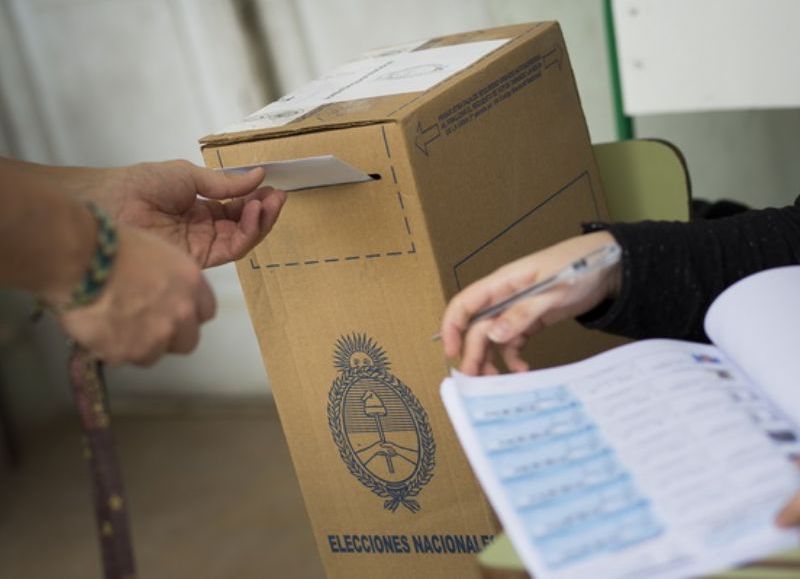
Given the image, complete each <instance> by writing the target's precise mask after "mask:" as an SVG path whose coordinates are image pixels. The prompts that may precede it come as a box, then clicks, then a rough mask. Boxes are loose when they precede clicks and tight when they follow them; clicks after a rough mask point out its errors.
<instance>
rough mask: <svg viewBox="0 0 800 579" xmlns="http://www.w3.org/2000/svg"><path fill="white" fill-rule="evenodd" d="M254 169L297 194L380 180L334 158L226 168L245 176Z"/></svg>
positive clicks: (266, 181) (322, 157)
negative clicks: (259, 170) (263, 172)
mask: <svg viewBox="0 0 800 579" xmlns="http://www.w3.org/2000/svg"><path fill="white" fill-rule="evenodd" d="M254 167H264V169H265V170H266V177H265V178H264V183H265V184H266V185H270V186H272V187H275V188H276V189H283V190H284V191H297V190H299V189H311V188H313V187H327V186H329V185H342V184H345V183H362V182H365V181H372V180H374V179H379V178H380V177H378V176H375V177H373V176H371V175H369V174H367V173H364V172H363V171H360V170H358V169H356V168H355V167H353V166H352V165H349V164H347V163H345V162H344V161H342V160H341V159H339V158H338V157H334V156H333V155H321V156H319V157H304V158H302V159H290V160H288V161H270V162H267V163H257V164H255V165H246V166H241V167H225V168H224V169H222V171H223V172H225V173H244V172H246V171H249V170H250V169H252V168H254Z"/></svg>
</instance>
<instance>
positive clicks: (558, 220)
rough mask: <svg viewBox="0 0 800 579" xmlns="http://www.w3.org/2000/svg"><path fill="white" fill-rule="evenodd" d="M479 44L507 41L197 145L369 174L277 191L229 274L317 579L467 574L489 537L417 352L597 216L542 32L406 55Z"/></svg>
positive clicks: (477, 36)
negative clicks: (465, 63) (239, 296)
mask: <svg viewBox="0 0 800 579" xmlns="http://www.w3.org/2000/svg"><path fill="white" fill-rule="evenodd" d="M487 39H509V41H508V42H506V43H504V44H502V46H500V47H499V48H497V49H496V50H494V51H492V52H490V53H488V54H486V55H485V56H483V57H481V58H480V59H479V60H478V61H476V62H474V63H473V64H472V65H471V66H469V67H467V68H466V69H464V70H462V71H460V72H458V73H456V74H455V75H453V76H451V77H449V78H447V79H445V80H443V81H440V82H439V83H438V84H436V85H434V86H433V87H432V88H429V89H428V90H427V91H425V92H421V93H410V94H400V95H396V94H395V95H388V96H382V97H376V98H373V99H367V100H366V101H352V102H350V103H349V104H348V105H347V107H340V108H339V113H338V116H337V117H336V119H335V120H332V119H333V117H330V116H326V115H327V113H328V112H330V111H329V109H328V107H330V106H335V105H323V107H322V109H321V110H319V111H316V112H312V113H311V114H308V115H305V116H303V117H300V118H297V119H295V120H292V121H290V122H288V123H286V124H285V125H282V126H281V127H268V128H263V129H258V130H255V131H253V130H249V131H244V132H241V133H235V134H222V135H212V136H210V137H207V138H205V139H204V140H203V143H204V145H203V155H204V158H205V161H206V164H207V165H209V166H211V167H216V168H224V167H235V166H243V165H251V164H257V163H262V162H266V161H282V160H290V159H297V158H304V157H314V156H320V155H335V156H336V157H337V158H339V159H341V160H342V161H343V162H345V163H347V164H349V165H352V166H353V167H355V168H357V169H359V170H360V171H363V172H364V173H367V174H369V175H372V176H375V175H379V176H380V179H374V180H371V181H368V182H365V183H356V184H345V185H332V186H328V187H325V188H316V189H306V190H302V191H295V192H293V193H291V194H290V196H289V200H288V201H287V203H286V206H285V208H284V211H283V214H282V216H281V219H280V220H279V221H278V223H277V224H276V226H275V228H274V229H273V231H272V233H270V235H269V237H268V238H267V239H266V240H265V241H264V242H263V243H262V244H261V245H259V246H258V247H257V248H256V249H255V251H253V252H252V254H251V255H249V256H247V257H246V258H245V259H243V260H241V261H240V262H239V263H238V266H237V267H238V271H239V277H240V280H241V283H242V287H243V290H244V293H245V296H246V299H247V303H248V308H249V311H250V315H251V318H252V320H253V324H254V327H255V330H256V334H257V336H258V339H259V344H260V347H261V350H262V353H263V355H264V360H265V365H266V367H267V370H268V372H269V375H270V378H271V383H272V388H273V392H274V395H275V399H276V403H277V406H278V409H279V412H280V416H281V422H282V425H283V428H284V431H285V433H286V437H287V440H288V443H289V447H290V450H291V453H292V459H293V462H294V466H295V469H296V472H297V476H298V479H299V482H300V486H301V488H302V491H303V495H304V498H305V501H306V505H307V508H308V511H309V516H310V518H311V523H312V526H313V529H314V533H315V536H316V539H317V543H318V547H319V549H320V553H321V556H322V559H323V563H324V565H325V567H326V571H327V573H328V575H329V577H342V578H344V577H371V578H372V577H477V576H478V574H479V571H478V569H477V566H476V565H475V560H474V554H475V553H476V552H477V551H478V550H480V549H481V548H482V547H483V546H484V545H485V544H487V543H488V541H490V539H491V536H492V535H493V534H494V532H495V530H496V523H495V521H494V518H493V515H492V512H491V510H490V508H489V507H488V505H487V503H486V502H485V500H484V498H483V495H482V493H481V490H480V488H479V486H478V484H477V482H476V480H475V479H474V477H473V475H472V473H471V471H470V468H469V465H468V464H467V462H466V460H465V458H464V456H463V454H462V451H461V449H460V447H459V444H458V441H457V440H456V438H455V435H454V434H453V432H452V431H451V429H450V427H449V422H448V419H447V416H446V415H445V412H444V409H443V408H442V405H441V402H440V401H439V397H438V385H439V383H440V382H441V380H442V378H443V377H444V376H445V375H446V373H447V372H448V365H447V361H446V360H445V359H444V356H443V353H442V350H441V344H439V343H434V342H432V341H431V335H432V334H433V333H434V332H435V331H437V329H438V324H439V321H440V319H441V314H442V312H443V310H444V307H445V305H446V303H447V299H448V298H449V297H451V296H452V295H453V294H454V293H455V292H456V291H457V290H458V288H459V287H464V286H465V285H466V284H468V283H469V282H471V281H474V280H475V279H477V278H479V277H481V276H483V275H485V274H487V273H489V272H490V271H492V270H493V269H495V268H496V267H498V266H500V265H502V264H503V263H505V262H507V261H510V260H511V259H514V258H517V257H520V256H522V255H525V254H527V253H529V252H531V251H533V250H535V249H538V248H542V247H544V246H547V245H549V244H551V243H553V242H555V241H557V240H560V239H563V238H566V237H569V236H571V235H575V234H577V233H579V232H580V224H581V223H582V222H585V221H591V220H599V219H604V218H605V217H606V213H605V207H604V203H603V199H602V195H601V191H600V182H599V179H598V176H597V170H596V168H595V164H594V161H593V158H592V153H591V148H590V144H589V138H588V134H587V131H586V126H585V122H584V118H583V113H582V111H581V108H580V103H579V101H578V96H577V93H576V89H575V83H574V79H573V76H572V72H571V69H570V66H569V62H568V58H567V54H566V50H565V48H564V45H563V39H562V36H561V33H560V30H559V28H558V26H557V25H556V24H555V23H539V24H530V25H520V26H514V27H505V28H502V29H494V30H489V31H477V32H474V33H467V34H464V35H457V36H455V37H445V38H442V39H436V40H434V41H431V42H428V43H425V44H423V45H421V46H418V47H417V48H416V49H415V50H424V49H425V48H426V47H436V46H456V45H458V44H459V43H464V42H473V41H483V40H487ZM354 103H356V104H354ZM342 104H343V103H339V105H342ZM353 107H357V108H353ZM608 343H609V344H610V342H608ZM536 345H537V347H536V350H535V358H534V363H535V364H536V365H538V366H545V365H553V364H558V363H563V362H566V361H572V360H576V359H579V358H583V357H585V356H587V355H589V354H592V353H595V352H597V351H599V350H601V349H603V348H604V347H605V345H606V342H605V341H604V338H603V337H601V336H600V335H599V334H594V333H592V332H588V331H586V330H583V329H581V328H579V327H578V326H577V325H574V324H573V325H569V324H565V325H564V327H561V328H558V329H556V330H553V331H550V330H548V331H547V332H545V333H544V334H543V335H542V337H541V338H540V339H538V340H537V341H536Z"/></svg>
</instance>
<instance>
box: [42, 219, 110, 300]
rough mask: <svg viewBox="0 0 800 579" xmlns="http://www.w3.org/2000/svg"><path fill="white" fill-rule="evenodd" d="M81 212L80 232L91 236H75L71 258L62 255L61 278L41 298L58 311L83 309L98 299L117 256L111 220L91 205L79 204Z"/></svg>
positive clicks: (57, 278)
mask: <svg viewBox="0 0 800 579" xmlns="http://www.w3.org/2000/svg"><path fill="white" fill-rule="evenodd" d="M81 209H82V211H81V215H80V217H79V219H80V221H81V223H80V231H82V232H88V233H90V235H89V236H88V238H87V235H86V234H85V233H84V234H83V235H79V236H76V237H77V239H78V240H79V242H78V243H77V245H76V247H75V248H73V253H72V256H70V255H68V254H67V255H65V256H64V261H65V262H66V263H65V265H64V267H65V269H64V275H63V276H61V277H56V278H55V280H56V283H55V284H54V285H53V287H52V289H50V290H49V291H48V292H45V293H43V296H42V297H43V299H44V300H45V301H46V302H47V303H48V304H49V305H50V306H52V307H54V308H56V309H58V310H68V309H73V308H76V307H81V306H86V305H89V304H90V303H92V302H93V301H94V300H95V299H97V297H98V296H99V295H100V293H101V292H102V290H103V287H104V286H105V283H106V281H107V279H108V277H109V275H110V272H111V267H112V265H113V263H114V258H115V257H116V253H117V243H118V242H117V232H116V229H115V228H114V225H113V224H112V222H111V220H110V218H109V217H108V216H107V215H106V214H105V213H104V212H103V211H101V210H100V209H98V208H97V207H96V206H95V205H94V204H92V203H86V204H81ZM87 220H88V221H87ZM87 241H88V243H87ZM87 248H88V250H87ZM67 253H69V252H67Z"/></svg>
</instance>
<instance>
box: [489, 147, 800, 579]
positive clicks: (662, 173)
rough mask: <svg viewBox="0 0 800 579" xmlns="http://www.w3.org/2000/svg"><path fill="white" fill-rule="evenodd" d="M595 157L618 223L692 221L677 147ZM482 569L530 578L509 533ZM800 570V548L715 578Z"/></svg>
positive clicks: (497, 578)
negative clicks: (657, 220)
mask: <svg viewBox="0 0 800 579" xmlns="http://www.w3.org/2000/svg"><path fill="white" fill-rule="evenodd" d="M594 154H595V159H596V160H597V166H598V170H599V172H600V180H601V181H602V183H603V189H604V192H605V198H606V205H607V206H608V212H609V215H610V217H611V219H612V220H613V221H641V220H643V219H661V220H670V221H688V220H689V210H690V203H691V189H690V182H689V173H688V169H687V167H686V163H685V161H684V158H683V156H682V155H681V153H680V151H678V149H677V148H675V147H674V146H673V145H671V144H670V143H667V142H666V141H658V140H630V141H620V142H615V143H604V144H599V145H595V146H594ZM478 564H479V566H480V570H481V574H482V577H483V578H484V579H530V576H529V575H528V573H527V572H526V571H525V567H524V565H523V564H522V561H520V559H519V557H518V556H517V553H516V551H515V549H514V546H513V545H512V544H511V541H510V540H509V538H508V537H507V536H506V535H505V533H498V535H497V536H496V537H495V539H494V541H493V542H492V543H491V544H490V545H489V546H488V547H486V549H484V550H483V551H482V552H481V553H480V554H479V555H478ZM765 569H766V571H765ZM798 569H800V549H797V550H794V551H790V552H788V553H784V554H781V555H776V556H774V557H770V558H768V559H765V560H764V561H763V566H759V565H758V564H756V565H752V566H748V567H745V568H742V569H737V570H735V571H730V572H728V573H723V574H718V575H714V579H764V577H770V578H774V579H782V578H786V579H788V578H789V577H797V576H798V575H797V573H798ZM792 573H794V575H792Z"/></svg>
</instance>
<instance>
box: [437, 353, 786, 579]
mask: <svg viewBox="0 0 800 579" xmlns="http://www.w3.org/2000/svg"><path fill="white" fill-rule="evenodd" d="M442 398H443V400H444V403H445V407H446V409H447V411H448V413H449V415H450V417H451V420H452V422H453V424H454V426H455V429H456V433H457V434H458V437H459V439H460V441H461V443H462V446H463V447H464V449H465V451H466V453H467V456H468V458H469V461H470V463H471V465H472V467H473V469H474V470H475V473H476V475H477V476H478V479H479V480H480V482H481V484H482V485H483V487H484V489H486V491H487V495H488V497H489V499H490V501H491V502H492V504H493V506H494V507H495V510H496V511H497V513H498V515H499V517H500V519H501V521H502V523H503V526H504V527H505V529H506V531H507V532H508V533H509V537H510V538H511V540H512V542H513V543H514V545H515V547H516V549H517V551H518V553H519V555H520V557H521V558H522V560H523V561H524V563H525V565H526V567H527V569H528V570H529V571H530V572H531V573H532V574H533V575H534V576H536V577H537V579H579V578H580V579H584V578H586V577H603V578H604V579H615V578H625V579H634V578H636V579H638V578H641V579H645V578H647V579H673V578H679V577H687V576H695V575H701V574H705V573H710V572H714V571H718V570H721V569H724V568H727V567H730V566H732V565H737V564H740V563H743V562H746V561H750V560H753V559H756V558H760V557H762V556H765V555H767V554H771V553H773V552H776V551H780V550H784V549H789V548H792V547H794V546H796V544H797V535H796V533H795V532H793V531H783V530H779V529H777V528H776V527H775V526H774V523H773V520H774V517H775V514H776V512H777V511H778V509H779V508H780V507H781V506H782V505H783V504H784V503H785V502H786V501H787V500H788V499H789V498H790V497H791V496H792V495H793V493H794V492H795V491H796V490H797V489H798V488H799V487H800V477H799V476H798V472H797V470H796V468H795V467H794V465H792V464H791V462H790V460H789V459H788V455H791V454H793V453H795V452H797V442H796V438H797V434H798V429H797V426H796V425H795V424H794V423H792V422H791V421H790V420H788V419H787V417H786V416H784V415H783V414H782V413H781V412H780V411H779V410H778V409H777V408H776V407H775V405H774V404H772V403H771V402H770V401H769V400H767V399H765V398H764V397H763V396H762V393H761V391H760V390H759V389H758V388H755V387H753V386H752V384H751V383H750V382H749V381H748V378H747V376H746V375H745V374H744V373H743V372H742V371H741V370H740V369H739V368H738V367H737V366H736V365H735V364H733V363H731V362H730V361H729V360H728V359H727V358H726V357H725V356H724V354H722V352H721V351H720V350H719V349H718V348H715V347H712V346H706V345H703V344H692V343H689V342H678V341H670V340H650V341H645V342H638V343H634V344H631V345H627V346H623V347H621V348H616V349H615V350H612V351H610V352H606V353H605V354H601V355H599V356H596V357H594V358H590V359H588V360H584V361H583V362H578V363H576V364H572V365H569V366H564V367H561V368H557V369H548V370H540V371H536V372H530V373H525V374H511V375H505V376H489V377H482V378H470V377H466V376H462V375H455V376H454V377H453V378H450V379H448V380H446V381H445V382H444V383H443V384H442Z"/></svg>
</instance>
